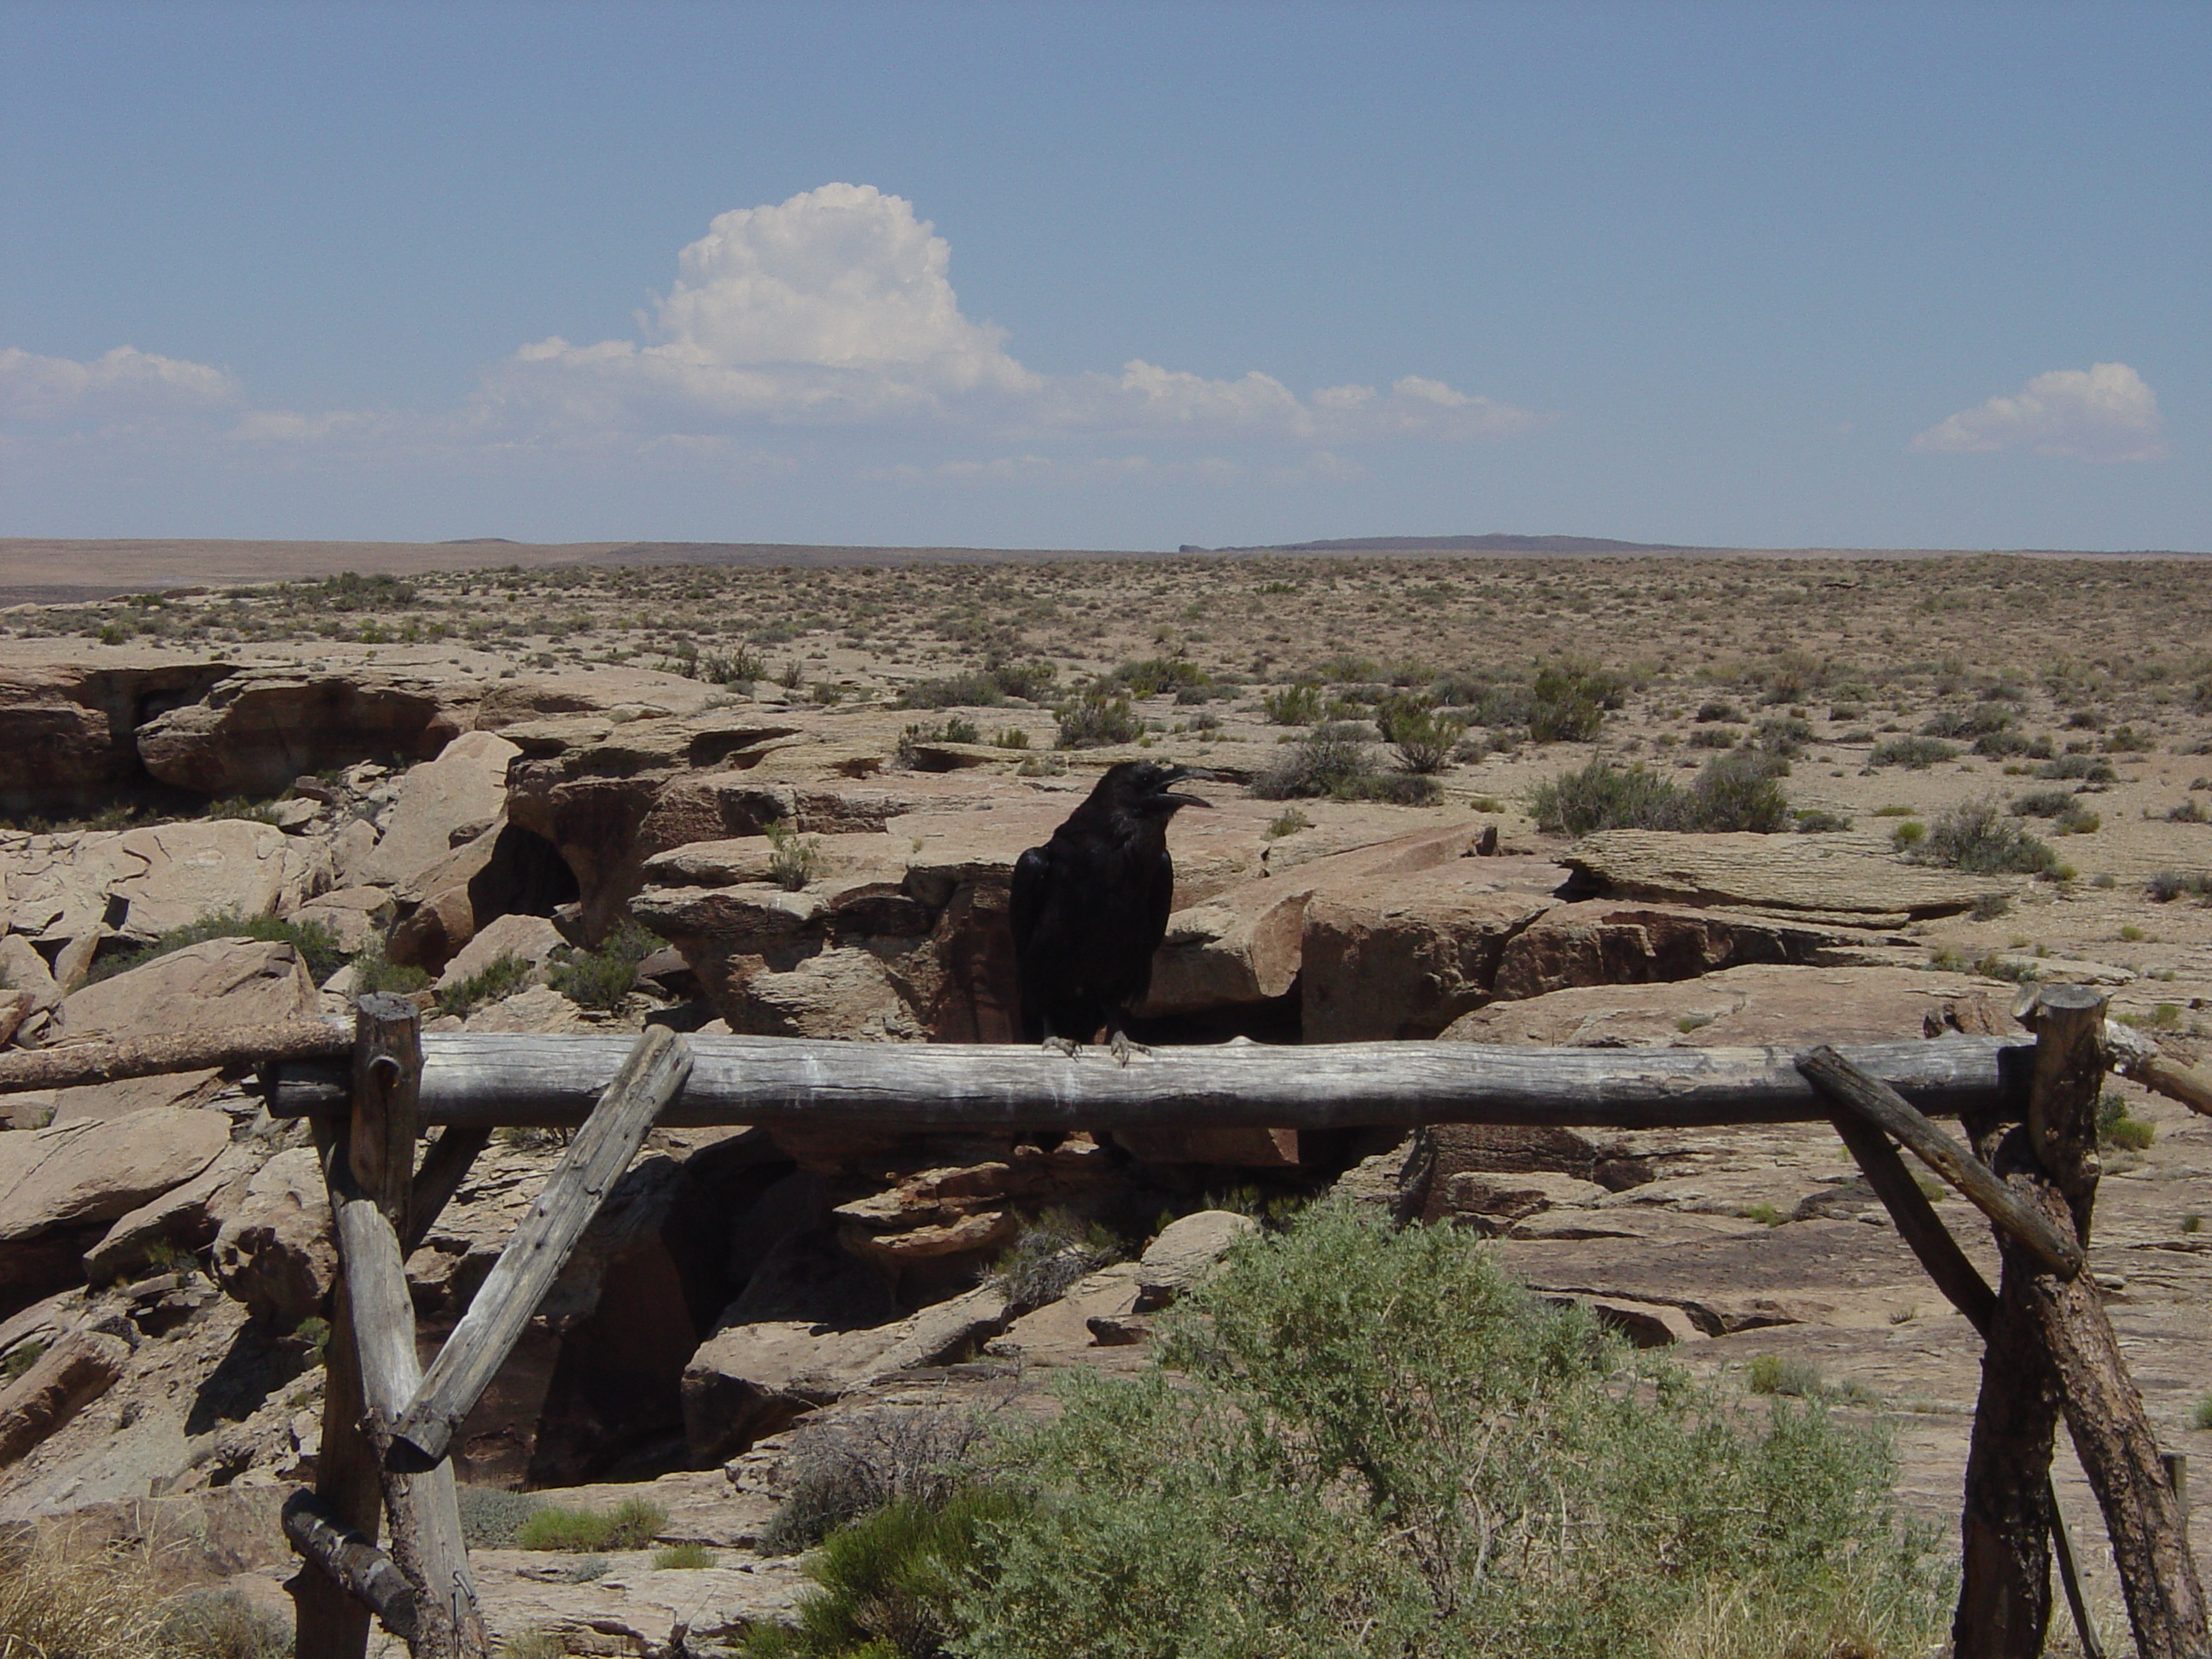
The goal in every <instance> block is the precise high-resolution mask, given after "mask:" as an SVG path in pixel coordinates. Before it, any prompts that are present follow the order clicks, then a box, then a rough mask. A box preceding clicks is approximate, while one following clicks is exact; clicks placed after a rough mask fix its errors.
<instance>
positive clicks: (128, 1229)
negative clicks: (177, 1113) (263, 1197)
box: [84, 1145, 258, 1285]
mask: <svg viewBox="0 0 2212 1659" xmlns="http://www.w3.org/2000/svg"><path fill="white" fill-rule="evenodd" d="M257 1167H258V1160H257V1159H256V1158H255V1156H254V1154H253V1153H252V1152H250V1151H249V1150H247V1149H246V1147H244V1146H237V1145H232V1146H226V1147H224V1148H223V1149H222V1152H219V1153H217V1154H216V1160H215V1162H214V1163H212V1164H209V1165H208V1166H207V1168H206V1169H204V1170H201V1171H200V1172H199V1173H198V1174H197V1175H196V1176H193V1177H192V1178H191V1180H190V1181H187V1182H185V1184H184V1185H183V1186H181V1187H173V1188H170V1189H169V1191H167V1192H166V1193H163V1194H161V1195H160V1196H159V1197H157V1198H155V1199H151V1200H149V1201H148V1202H146V1203H144V1204H142V1205H140V1206H138V1207H137V1209H135V1210H133V1211H131V1212H130V1213H129V1214H128V1215H125V1216H121V1217H118V1218H117V1220H116V1222H115V1225H112V1227H110V1228H109V1229H108V1230H107V1231H106V1233H105V1234H104V1235H103V1236H102V1237H101V1238H100V1242H99V1243H97V1244H95V1245H94V1246H93V1247H92V1249H89V1250H87V1251H86V1252H85V1253H84V1273H85V1278H86V1279H88V1281H89V1282H91V1283H92V1284H94V1285H106V1284H110V1283H112V1282H113V1281H114V1280H116V1279H121V1278H124V1277H125V1276H126V1275H128V1274H131V1273H136V1272H137V1271H138V1269H139V1268H141V1267H144V1266H145V1265H146V1264H147V1263H148V1262H149V1261H151V1260H152V1251H153V1249H154V1247H155V1245H157V1244H166V1245H168V1246H170V1247H171V1248H173V1249H180V1250H194V1251H197V1250H203V1249H206V1248H207V1247H208V1246H209V1245H210V1244H212V1243H215V1240H216V1235H217V1234H218V1233H219V1232H221V1231H222V1224H223V1223H224V1222H225V1221H227V1220H228V1219H229V1218H230V1217H231V1216H232V1215H234V1213H236V1212H237V1209H238V1206H239V1202H240V1200H241V1199H243V1198H244V1197H245V1195H246V1186H247V1183H248V1182H249V1181H250V1180H251V1179H252V1175H253V1172H254V1170H255V1169H256V1168H257Z"/></svg>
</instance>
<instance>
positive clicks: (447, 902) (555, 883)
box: [386, 822, 576, 972]
mask: <svg viewBox="0 0 2212 1659" xmlns="http://www.w3.org/2000/svg"><path fill="white" fill-rule="evenodd" d="M575 896H576V883H575V878H574V877H573V876H572V875H571V874H570V873H569V872H568V866H566V865H564V864H563V863H562V861H561V858H560V855H559V854H557V853H556V852H555V851H554V850H553V848H551V847H550V846H549V845H548V844H547V843H546V842H544V841H542V840H540V839H539V838H538V836H534V835H532V834H531V833H530V832H529V831H527V830H526V829H518V828H516V827H515V826H514V825H513V824H511V823H505V822H501V823H496V824H495V825H494V826H493V827H492V828H490V829H486V830H485V831H484V832H483V834H482V835H480V836H477V837H476V839H474V840H473V841H471V842H465V843H464V844H463V845H462V846H460V847H458V848H454V849H453V852H452V853H450V854H447V856H446V857H445V858H444V859H441V860H439V861H438V862H437V863H435V864H434V865H432V866H429V867H428V869H426V870H423V871H421V872H418V873H417V874H416V876H415V877H414V878H412V879H411V880H410V882H409V883H408V884H406V885H405V886H404V887H403V888H402V889H401V890H399V893H398V898H399V901H400V903H401V905H402V908H405V909H406V910H407V912H408V914H407V915H404V917H403V918H402V919H401V921H399V923H398V926H396V927H393V929H392V936H391V939H389V941H388V942H387V944H386V952H387V954H388V955H389V956H390V957H391V958H392V961H394V962H399V963H416V964H417V965H420V966H422V967H424V968H427V969H430V970H432V971H433V972H436V971H437V970H439V969H442V968H443V967H444V966H445V965H446V963H448V962H450V961H451V960H452V959H453V957H454V955H455V954H456V953H457V952H459V951H460V950H461V948H462V947H463V946H464V945H467V944H468V942H469V941H470V940H471V939H474V938H475V937H476V934H477V929H479V928H481V927H485V926H486V925H488V924H489V923H490V922H491V921H495V920H496V919H497V918H499V917H501V916H504V915H537V916H550V915H552V914H553V912H554V911H555V910H556V909H557V908H560V907H561V906H562V905H563V904H565V903H568V902H570V901H572V900H574V897H575Z"/></svg>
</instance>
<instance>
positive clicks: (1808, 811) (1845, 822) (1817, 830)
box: [1790, 806, 1851, 836]
mask: <svg viewBox="0 0 2212 1659" xmlns="http://www.w3.org/2000/svg"><path fill="white" fill-rule="evenodd" d="M1790 817H1792V818H1794V819H1796V827H1797V833H1798V834H1799V835H1801V836H1828V835H1833V834H1835V833H1836V832H1837V831H1838V830H1839V829H1850V827H1851V821H1850V819H1849V818H1847V817H1844V816H1843V815H1842V814H1841V813H1838V812H1824V811H1821V810H1820V808H1819V807H1817V806H1801V807H1799V808H1797V810H1796V811H1794V812H1792V813H1791V814H1790Z"/></svg>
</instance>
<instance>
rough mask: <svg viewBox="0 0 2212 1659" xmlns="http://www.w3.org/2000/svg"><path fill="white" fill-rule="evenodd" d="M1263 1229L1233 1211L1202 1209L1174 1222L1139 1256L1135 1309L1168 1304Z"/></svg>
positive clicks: (1247, 1217) (1249, 1218) (1252, 1220)
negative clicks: (1243, 1240) (1233, 1246)
mask: <svg viewBox="0 0 2212 1659" xmlns="http://www.w3.org/2000/svg"><path fill="white" fill-rule="evenodd" d="M1258 1231H1260V1224H1259V1223H1258V1222H1256V1221H1255V1220H1254V1219H1253V1218H1251V1217H1250V1216H1249V1215H1239V1214H1237V1212H1235V1211H1233V1210H1200V1211H1199V1212H1197V1213H1196V1214H1195V1215H1187V1216H1184V1217H1182V1218H1181V1219H1180V1220H1176V1221H1171V1222H1170V1223H1169V1224H1168V1225H1166V1226H1164V1227H1163V1228H1161V1229H1160V1233H1159V1237H1157V1238H1155V1239H1154V1240H1153V1241H1152V1243H1150V1244H1147V1245H1146V1247H1145V1253H1144V1255H1142V1256H1140V1257H1139V1258H1138V1261H1137V1305H1136V1309H1135V1311H1137V1312H1139V1313H1150V1312H1152V1310H1155V1309H1158V1308H1164V1307H1166V1306H1167V1305H1168V1304H1170V1303H1171V1302H1173V1301H1174V1300H1175V1299H1176V1297H1179V1296H1181V1295H1182V1293H1183V1292H1184V1291H1187V1290H1188V1289H1190V1287H1191V1286H1192V1285H1195V1284H1197V1283H1198V1281H1199V1280H1200V1279H1203V1278H1205V1277H1206V1274H1207V1273H1211V1272H1212V1270H1213V1265H1214V1263H1216V1262H1217V1261H1220V1260H1221V1258H1222V1257H1223V1256H1225V1255H1228V1254H1229V1251H1230V1249H1231V1246H1232V1245H1234V1244H1235V1243H1237V1241H1238V1240H1239V1239H1243V1238H1249V1237H1252V1236H1253V1235H1255V1234H1256V1233H1257V1232H1258Z"/></svg>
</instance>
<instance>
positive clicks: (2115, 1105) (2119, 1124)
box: [2097, 1090, 2158, 1152]
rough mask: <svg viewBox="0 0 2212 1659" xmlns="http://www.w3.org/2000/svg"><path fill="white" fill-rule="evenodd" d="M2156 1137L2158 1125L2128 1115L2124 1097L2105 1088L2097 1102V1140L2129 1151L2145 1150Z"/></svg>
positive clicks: (2148, 1148)
mask: <svg viewBox="0 0 2212 1659" xmlns="http://www.w3.org/2000/svg"><path fill="white" fill-rule="evenodd" d="M2156 1139H2158V1125H2156V1124H2155V1123H2146V1122H2145V1121H2143V1120H2142V1119H2141V1118H2138V1117H2130V1116H2129V1115H2128V1103H2127V1100H2126V1097H2124V1096H2122V1095H2118V1094H2116V1093H2113V1092H2112V1091H2110V1090H2107V1091H2106V1092H2105V1094H2104V1095H2103V1097H2101V1098H2100V1099H2099V1101H2098V1102H2097V1140H2098V1143H2099V1144H2100V1145H2101V1146H2118V1147H2121V1148H2123V1149H2124V1150H2125V1151H2128V1152H2148V1151H2149V1150H2150V1146H2151V1143H2152V1142H2153V1141H2154V1140H2156Z"/></svg>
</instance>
